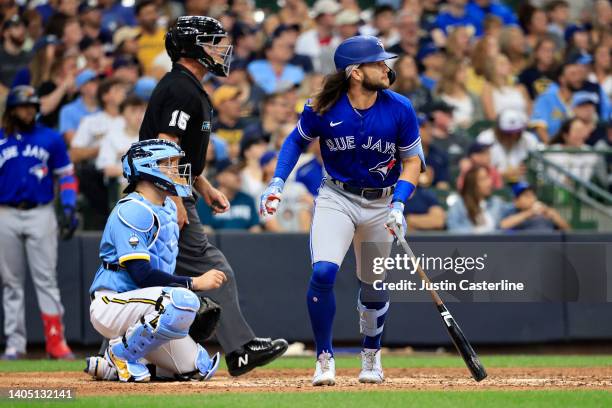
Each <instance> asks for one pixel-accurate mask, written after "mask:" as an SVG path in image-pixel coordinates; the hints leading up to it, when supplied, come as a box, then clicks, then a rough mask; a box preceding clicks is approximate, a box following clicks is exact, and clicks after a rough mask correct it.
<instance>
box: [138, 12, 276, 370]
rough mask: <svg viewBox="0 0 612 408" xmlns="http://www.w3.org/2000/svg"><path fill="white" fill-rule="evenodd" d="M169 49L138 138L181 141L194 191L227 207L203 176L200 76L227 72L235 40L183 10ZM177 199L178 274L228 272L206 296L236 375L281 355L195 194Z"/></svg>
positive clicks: (207, 111) (204, 116)
mask: <svg viewBox="0 0 612 408" xmlns="http://www.w3.org/2000/svg"><path fill="white" fill-rule="evenodd" d="M166 51H167V52H168V55H169V56H170V58H171V59H172V61H173V67H172V71H171V72H169V73H167V74H166V75H165V76H164V77H163V78H162V79H161V81H160V82H159V84H158V85H157V87H156V88H155V90H154V91H153V94H152V95H151V99H150V101H149V105H148V107H147V111H146V113H145V116H144V120H143V123H142V126H141V128H140V140H144V139H154V138H163V139H169V140H172V141H175V142H176V143H178V144H180V146H181V148H182V149H183V150H184V151H185V157H184V159H183V160H184V162H185V163H191V173H192V176H193V180H194V181H193V187H194V189H195V191H197V192H198V193H199V194H200V195H201V196H202V198H203V199H204V200H205V201H206V203H207V204H208V205H209V206H210V207H211V208H212V209H213V211H214V212H215V213H222V212H225V211H227V210H228V209H229V201H228V200H227V198H226V197H225V195H223V193H221V192H220V191H219V190H217V189H216V188H214V187H213V186H212V185H211V184H210V183H209V182H208V180H206V178H205V177H204V176H203V175H201V174H202V171H203V170H204V164H205V161H206V149H207V147H208V142H209V138H210V130H211V121H212V104H211V102H210V99H209V98H208V95H207V94H206V92H205V91H204V89H203V88H202V84H201V82H200V81H201V79H202V78H203V77H204V75H205V74H206V73H207V72H210V73H212V74H214V75H217V76H227V74H228V72H229V64H230V59H231V56H232V46H231V45H230V41H229V39H228V36H227V33H226V32H225V30H224V29H223V26H222V25H221V23H219V21H217V20H215V19H214V18H210V17H203V16H183V17H179V19H178V21H177V22H176V24H175V25H174V26H173V27H172V28H171V29H170V30H169V31H168V33H167V34H166ZM172 198H173V199H174V201H175V203H176V205H177V210H178V224H179V228H181V234H180V239H179V254H178V259H177V263H176V273H177V274H178V275H184V276H199V275H201V274H202V273H204V272H206V271H208V270H210V269H212V268H215V269H219V270H221V271H223V272H224V273H225V275H226V276H227V282H226V284H225V285H223V286H222V287H221V288H219V289H217V290H215V291H212V292H207V293H206V295H207V296H210V297H212V298H213V299H214V300H215V301H217V302H218V303H219V304H220V305H221V307H222V313H221V320H220V322H219V327H218V328H217V331H216V335H217V339H218V340H219V343H220V344H221V347H223V350H224V352H225V353H226V362H227V365H228V369H229V372H230V374H231V375H234V376H236V375H241V374H244V373H246V372H248V371H250V370H252V369H253V368H255V367H258V366H261V365H264V364H267V363H269V362H270V361H272V360H273V359H274V358H276V357H278V356H280V355H282V354H283V353H284V352H285V351H286V350H287V342H286V341H285V340H283V339H277V340H271V339H263V338H257V337H255V334H254V333H253V330H252V329H251V327H250V326H249V324H248V323H247V322H246V321H245V320H244V317H243V316H242V312H241V311H240V306H239V304H238V290H237V287H236V279H235V276H234V272H233V270H232V268H231V267H230V265H229V264H228V262H227V260H226V259H225V256H224V255H223V254H222V253H221V251H219V250H218V249H217V248H215V247H214V246H213V245H212V244H211V243H210V242H209V241H208V237H207V236H206V234H205V233H204V232H203V229H202V225H201V223H200V220H199V218H198V214H197V212H196V208H195V198H194V197H189V198H184V199H182V200H181V198H180V197H172Z"/></svg>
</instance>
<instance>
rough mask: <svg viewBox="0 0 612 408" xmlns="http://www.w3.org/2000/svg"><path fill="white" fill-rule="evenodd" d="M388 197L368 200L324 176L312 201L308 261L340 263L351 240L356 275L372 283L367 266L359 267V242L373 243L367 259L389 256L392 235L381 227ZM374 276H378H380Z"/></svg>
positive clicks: (387, 207) (388, 201) (360, 244)
mask: <svg viewBox="0 0 612 408" xmlns="http://www.w3.org/2000/svg"><path fill="white" fill-rule="evenodd" d="M391 199H392V196H391V195H389V196H387V197H382V198H379V199H377V200H368V199H366V198H363V197H360V196H357V195H355V194H352V193H349V192H347V191H344V190H343V189H342V187H339V186H337V185H335V184H333V183H332V182H331V181H329V180H326V181H325V182H324V183H323V185H322V186H321V188H320V189H319V195H318V197H317V199H316V201H315V210H314V215H313V219H312V226H311V229H310V252H311V259H312V264H313V265H314V264H315V263H316V262H320V261H326V262H332V263H335V264H336V265H342V261H343V260H344V256H345V255H346V251H347V250H348V248H349V246H350V245H351V242H352V243H353V250H354V251H355V258H356V261H357V277H358V278H359V279H360V280H361V281H363V282H366V283H372V282H373V280H374V279H373V278H374V276H373V274H372V273H371V270H367V271H362V265H361V264H362V263H364V262H362V256H361V255H362V244H363V243H364V242H368V243H373V244H372V245H371V246H370V247H368V254H367V257H368V259H369V258H370V257H372V256H379V257H387V256H389V253H390V251H391V244H392V242H393V237H392V236H391V234H390V233H389V231H387V229H386V228H385V221H386V220H387V215H388V213H389V203H390V202H391ZM374 243H375V244H374ZM375 278H376V279H381V277H380V276H378V277H375Z"/></svg>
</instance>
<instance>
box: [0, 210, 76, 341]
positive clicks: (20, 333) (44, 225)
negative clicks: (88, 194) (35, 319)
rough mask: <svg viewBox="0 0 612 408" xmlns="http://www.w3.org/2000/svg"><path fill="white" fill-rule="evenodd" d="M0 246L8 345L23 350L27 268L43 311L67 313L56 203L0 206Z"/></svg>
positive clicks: (0, 266)
mask: <svg viewBox="0 0 612 408" xmlns="http://www.w3.org/2000/svg"><path fill="white" fill-rule="evenodd" d="M0 248H1V250H0V276H1V277H2V307H3V308H4V334H5V336H6V338H7V339H6V346H7V347H14V348H15V349H16V350H17V351H18V352H21V353H24V352H25V351H26V339H27V337H26V322H25V302H24V285H25V276H26V270H27V268H29V269H30V273H31V275H32V281H33V282H34V288H35V289H36V297H37V298H38V306H39V308H40V310H41V312H42V313H44V314H49V315H58V314H59V315H62V314H63V313H64V308H63V307H62V303H61V299H60V292H59V289H58V287H57V270H56V267H57V220H56V218H55V212H54V211H53V205H52V204H47V205H43V206H40V207H36V208H32V209H30V210H19V209H16V208H12V207H7V206H0ZM26 262H27V265H26Z"/></svg>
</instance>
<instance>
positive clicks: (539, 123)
mask: <svg viewBox="0 0 612 408" xmlns="http://www.w3.org/2000/svg"><path fill="white" fill-rule="evenodd" d="M546 99H547V98H546V95H540V96H538V97H537V98H536V100H535V102H534V105H533V113H532V114H531V120H530V125H531V126H533V127H546V128H548V127H549V125H550V123H549V120H550V116H551V104H550V103H549V101H547V100H546Z"/></svg>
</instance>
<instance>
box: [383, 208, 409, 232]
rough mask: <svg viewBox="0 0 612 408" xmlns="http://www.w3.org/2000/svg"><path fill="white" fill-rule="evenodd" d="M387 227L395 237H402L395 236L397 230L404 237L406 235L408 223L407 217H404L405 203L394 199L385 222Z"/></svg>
mask: <svg viewBox="0 0 612 408" xmlns="http://www.w3.org/2000/svg"><path fill="white" fill-rule="evenodd" d="M385 227H386V228H387V229H388V230H389V232H390V233H391V235H393V236H394V237H395V238H400V237H397V236H395V231H399V233H400V234H401V237H402V238H403V237H405V236H406V230H407V229H408V226H407V225H406V218H405V217H404V203H401V202H399V201H394V202H392V203H391V205H390V206H389V214H387V222H385Z"/></svg>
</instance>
